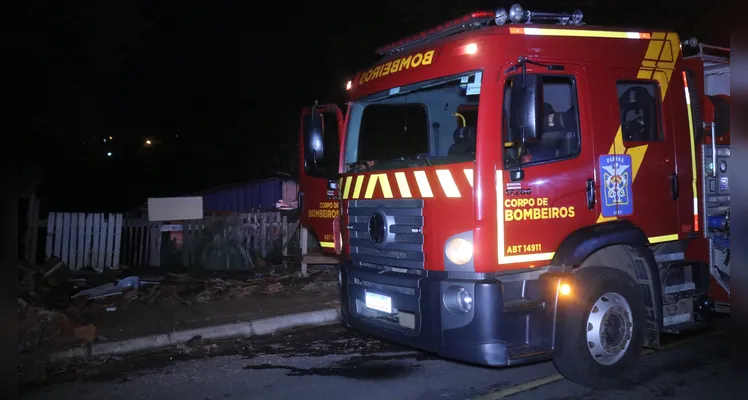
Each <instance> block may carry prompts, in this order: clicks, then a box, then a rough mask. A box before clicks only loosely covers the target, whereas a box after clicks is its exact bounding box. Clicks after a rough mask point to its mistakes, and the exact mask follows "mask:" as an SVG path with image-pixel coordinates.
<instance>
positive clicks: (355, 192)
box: [353, 175, 364, 199]
mask: <svg viewBox="0 0 748 400" xmlns="http://www.w3.org/2000/svg"><path fill="white" fill-rule="evenodd" d="M363 185H364V176H363V175H359V176H357V177H356V186H355V187H354V188H353V198H354V199H357V198H358V196H360V195H361V186H363Z"/></svg>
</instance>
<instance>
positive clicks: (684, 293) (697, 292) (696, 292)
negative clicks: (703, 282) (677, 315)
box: [663, 289, 706, 300]
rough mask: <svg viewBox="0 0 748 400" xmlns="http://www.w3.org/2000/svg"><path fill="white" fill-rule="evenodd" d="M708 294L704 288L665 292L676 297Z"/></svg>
mask: <svg viewBox="0 0 748 400" xmlns="http://www.w3.org/2000/svg"><path fill="white" fill-rule="evenodd" d="M705 294H706V291H705V290H703V289H690V290H683V291H680V292H671V293H663V295H665V296H667V297H669V298H672V299H675V300H680V299H695V298H697V297H701V296H704V295H705Z"/></svg>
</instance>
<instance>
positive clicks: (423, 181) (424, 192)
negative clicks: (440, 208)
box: [413, 171, 434, 197]
mask: <svg viewBox="0 0 748 400" xmlns="http://www.w3.org/2000/svg"><path fill="white" fill-rule="evenodd" d="M413 174H414V175H415V176H416V183H417V184H418V190H419V191H420V192H421V197H434V193H433V192H432V191H431V185H430V184H429V178H428V177H427V176H426V171H415V172H414V173H413Z"/></svg>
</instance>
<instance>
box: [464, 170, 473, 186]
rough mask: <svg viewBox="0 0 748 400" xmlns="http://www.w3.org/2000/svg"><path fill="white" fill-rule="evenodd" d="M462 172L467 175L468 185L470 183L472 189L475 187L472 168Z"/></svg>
mask: <svg viewBox="0 0 748 400" xmlns="http://www.w3.org/2000/svg"><path fill="white" fill-rule="evenodd" d="M462 171H463V172H464V173H465V178H467V180H468V183H470V187H473V170H472V168H465V169H463V170H462Z"/></svg>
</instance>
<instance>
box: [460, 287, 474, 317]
mask: <svg viewBox="0 0 748 400" xmlns="http://www.w3.org/2000/svg"><path fill="white" fill-rule="evenodd" d="M457 304H458V305H459V306H460V310H462V311H463V312H468V311H470V310H472V309H473V296H471V295H470V293H468V291H467V290H465V288H460V290H458V291H457Z"/></svg>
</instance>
